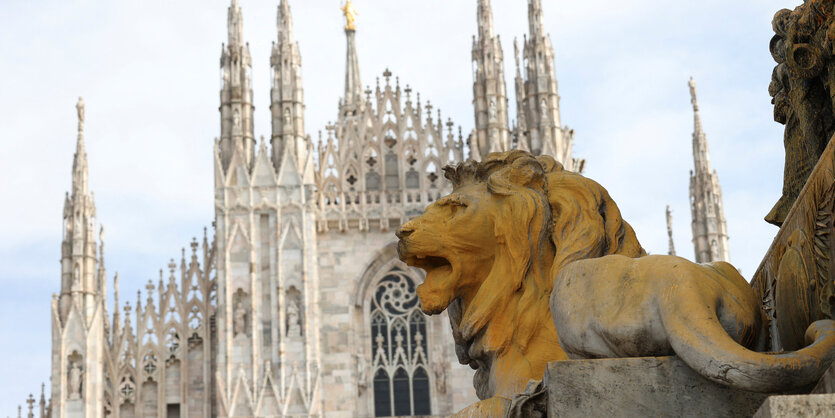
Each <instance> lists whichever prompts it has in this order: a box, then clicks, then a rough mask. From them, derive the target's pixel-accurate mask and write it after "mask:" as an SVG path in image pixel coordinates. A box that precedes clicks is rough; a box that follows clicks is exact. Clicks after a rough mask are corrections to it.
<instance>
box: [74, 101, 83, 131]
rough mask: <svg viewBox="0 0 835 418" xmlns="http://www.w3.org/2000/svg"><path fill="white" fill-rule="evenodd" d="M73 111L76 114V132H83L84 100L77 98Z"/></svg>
mask: <svg viewBox="0 0 835 418" xmlns="http://www.w3.org/2000/svg"><path fill="white" fill-rule="evenodd" d="M75 110H76V111H77V112H78V131H79V132H81V131H83V130H84V98H82V97H79V98H78V103H76V104H75Z"/></svg>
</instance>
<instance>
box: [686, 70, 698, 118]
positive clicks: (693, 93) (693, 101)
mask: <svg viewBox="0 0 835 418" xmlns="http://www.w3.org/2000/svg"><path fill="white" fill-rule="evenodd" d="M687 85H688V86H690V103H691V104H692V105H693V110H694V111H697V112H698V111H699V102H698V100H697V99H696V80H693V77H690V81H688V82H687Z"/></svg>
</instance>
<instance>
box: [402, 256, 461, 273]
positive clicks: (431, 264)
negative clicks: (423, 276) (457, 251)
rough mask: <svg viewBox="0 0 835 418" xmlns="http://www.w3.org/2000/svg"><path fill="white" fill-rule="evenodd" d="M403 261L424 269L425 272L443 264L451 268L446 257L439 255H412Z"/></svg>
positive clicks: (441, 266)
mask: <svg viewBox="0 0 835 418" xmlns="http://www.w3.org/2000/svg"><path fill="white" fill-rule="evenodd" d="M405 261H406V264H408V265H410V266H414V267H417V268H421V269H424V270H426V272H427V273H428V272H432V271H434V270H435V269H439V268H443V267H445V266H446V267H449V268H450V269H452V265H451V264H450V263H449V261H448V260H447V259H446V258H443V257H440V256H433V255H412V256H410V257H409V258H407V259H406V260H405Z"/></svg>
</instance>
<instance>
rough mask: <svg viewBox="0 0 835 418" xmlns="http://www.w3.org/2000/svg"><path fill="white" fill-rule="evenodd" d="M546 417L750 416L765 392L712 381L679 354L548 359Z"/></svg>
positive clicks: (763, 397) (545, 378) (545, 379)
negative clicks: (689, 365)
mask: <svg viewBox="0 0 835 418" xmlns="http://www.w3.org/2000/svg"><path fill="white" fill-rule="evenodd" d="M543 383H544V384H545V385H546V386H547V388H548V416H549V417H560V418H566V417H649V416H651V417H750V416H753V415H754V413H755V412H756V411H757V409H758V408H759V407H760V405H761V404H762V403H763V401H764V400H765V399H766V398H767V397H768V396H769V394H763V393H752V392H746V391H740V390H735V389H731V388H728V387H726V386H722V385H718V384H716V383H713V382H711V381H709V380H707V379H705V378H703V377H702V376H700V375H699V374H697V373H696V372H694V371H693V370H692V369H690V368H689V367H688V366H687V365H686V364H684V362H683V361H681V360H680V359H679V358H678V357H675V356H671V357H640V358H623V359H600V360H571V361H557V362H552V363H549V364H548V368H547V369H546V371H545V376H544V379H543Z"/></svg>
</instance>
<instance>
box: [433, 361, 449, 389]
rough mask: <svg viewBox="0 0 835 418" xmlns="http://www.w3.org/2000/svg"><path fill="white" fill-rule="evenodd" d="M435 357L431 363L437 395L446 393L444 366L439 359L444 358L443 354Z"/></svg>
mask: <svg viewBox="0 0 835 418" xmlns="http://www.w3.org/2000/svg"><path fill="white" fill-rule="evenodd" d="M439 354H440V355H438V356H436V357H435V358H436V359H437V360H435V361H434V362H432V373H434V374H435V387H436V388H438V393H446V367H445V366H446V365H445V364H444V363H443V362H442V361H440V359H443V358H446V356H443V353H439Z"/></svg>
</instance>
